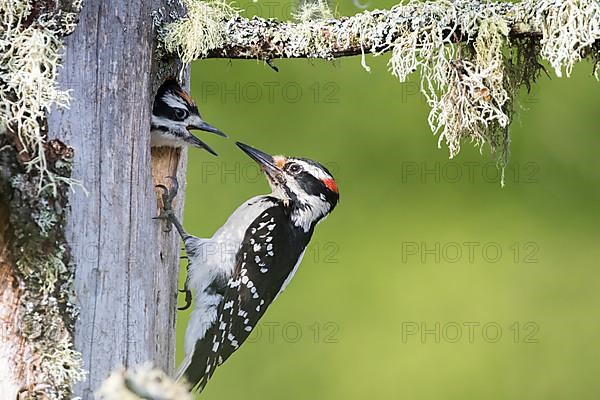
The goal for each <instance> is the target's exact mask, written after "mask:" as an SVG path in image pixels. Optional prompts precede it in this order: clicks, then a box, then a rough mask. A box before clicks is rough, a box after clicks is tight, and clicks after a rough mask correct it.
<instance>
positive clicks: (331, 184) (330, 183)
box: [322, 178, 339, 193]
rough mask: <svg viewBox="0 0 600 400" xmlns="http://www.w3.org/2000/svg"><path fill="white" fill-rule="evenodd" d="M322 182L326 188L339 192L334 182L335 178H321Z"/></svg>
mask: <svg viewBox="0 0 600 400" xmlns="http://www.w3.org/2000/svg"><path fill="white" fill-rule="evenodd" d="M322 182H323V183H324V184H325V186H327V188H328V189H329V190H331V191H332V192H335V193H339V191H338V186H337V183H335V180H333V179H331V178H327V179H322Z"/></svg>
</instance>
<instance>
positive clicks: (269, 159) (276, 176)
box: [235, 142, 285, 183]
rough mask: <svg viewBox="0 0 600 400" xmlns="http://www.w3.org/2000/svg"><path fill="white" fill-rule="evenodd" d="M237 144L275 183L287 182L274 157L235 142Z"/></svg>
mask: <svg viewBox="0 0 600 400" xmlns="http://www.w3.org/2000/svg"><path fill="white" fill-rule="evenodd" d="M235 144H236V145H237V146H238V147H239V148H240V149H242V151H243V152H244V153H246V154H248V156H250V158H251V159H253V160H254V161H256V162H257V163H258V165H259V166H260V168H261V169H262V170H263V171H264V172H265V174H267V176H268V177H269V179H270V180H271V181H273V183H282V182H283V181H284V180H285V179H284V177H283V173H282V172H281V169H279V167H278V166H277V165H276V164H275V160H274V158H273V156H271V155H269V154H267V153H264V152H262V151H260V150H257V149H255V148H253V147H250V146H248V145H247V144H244V143H240V142H235Z"/></svg>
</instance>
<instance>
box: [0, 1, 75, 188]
mask: <svg viewBox="0 0 600 400" xmlns="http://www.w3.org/2000/svg"><path fill="white" fill-rule="evenodd" d="M38 3H39V2H35V1H32V0H7V1H3V2H1V3H0V27H1V29H0V125H3V126H6V127H8V128H9V129H11V130H12V131H14V132H16V133H17V135H18V138H19V141H20V147H21V148H20V149H19V151H20V157H21V158H22V159H24V160H25V161H26V166H27V168H28V171H32V172H34V173H35V174H37V175H38V190H39V192H42V191H43V190H45V189H48V190H49V191H50V192H51V193H52V194H56V185H57V183H59V182H63V181H64V182H66V183H69V184H70V183H72V181H71V180H70V179H69V178H65V177H62V176H60V175H56V174H53V173H51V172H50V171H49V170H48V166H47V160H46V157H45V155H44V146H45V145H46V141H47V137H46V128H45V126H44V125H43V121H45V117H46V113H47V112H48V111H49V110H50V108H51V107H52V106H59V107H67V106H68V105H69V95H68V93H67V92H66V91H62V90H59V89H58V85H57V83H56V78H57V75H58V68H59V66H60V53H61V50H62V46H63V37H64V36H65V35H68V34H69V33H71V32H72V31H73V29H74V28H75V20H76V16H77V13H76V12H63V11H58V12H56V13H52V14H50V13H48V14H47V13H45V12H44V11H45V10H39V8H40V7H43V5H41V4H38ZM80 8H81V0H77V1H73V9H74V10H79V9H80ZM32 17H33V18H34V21H33V22H32V21H31V19H32ZM0 134H1V131H0Z"/></svg>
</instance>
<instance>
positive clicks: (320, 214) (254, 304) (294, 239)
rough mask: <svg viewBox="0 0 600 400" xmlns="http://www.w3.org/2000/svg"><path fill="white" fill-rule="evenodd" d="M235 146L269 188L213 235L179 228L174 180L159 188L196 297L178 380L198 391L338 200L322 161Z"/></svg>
mask: <svg viewBox="0 0 600 400" xmlns="http://www.w3.org/2000/svg"><path fill="white" fill-rule="evenodd" d="M237 145H238V146H239V147H240V148H241V149H242V150H243V151H244V152H245V153H246V154H247V155H248V156H250V157H251V158H252V159H253V160H254V161H256V162H257V163H258V164H259V165H260V167H261V169H262V170H263V171H264V173H265V175H266V177H267V180H268V182H269V184H270V186H271V189H272V191H271V193H270V194H268V195H262V196H256V197H253V198H251V199H250V200H248V201H246V202H245V203H243V204H242V205H241V206H240V207H239V208H238V209H237V210H235V211H234V212H233V214H232V215H231V216H230V217H229V219H228V220H227V221H226V222H225V224H224V225H223V226H222V227H221V228H220V229H219V230H217V231H216V232H215V234H214V235H213V236H212V238H209V239H201V238H198V237H195V236H192V235H189V234H188V233H186V232H185V230H184V229H183V226H182V225H181V224H180V223H179V221H178V220H177V219H176V218H175V216H174V214H173V212H172V211H171V208H170V204H171V200H172V199H173V197H174V196H175V194H176V190H177V185H176V181H175V180H174V178H171V179H173V180H174V183H175V185H174V189H172V190H167V189H166V187H164V186H162V187H163V190H164V191H165V193H164V195H163V204H164V205H165V210H164V211H163V213H162V214H161V216H159V218H161V219H166V220H168V221H169V222H171V223H172V224H173V225H175V227H176V228H177V230H178V232H179V234H180V235H181V237H182V239H183V242H184V245H185V250H186V253H187V256H188V259H189V265H188V277H187V281H186V288H185V289H186V290H187V291H189V290H192V291H193V292H194V296H195V307H194V310H193V311H192V314H191V317H190V320H189V322H188V326H187V328H186V332H185V354H186V356H185V359H184V360H183V362H182V364H181V366H180V368H179V372H178V378H180V377H184V378H185V379H186V380H187V381H188V382H189V383H190V384H192V385H193V386H194V387H197V388H198V390H200V391H201V390H202V389H203V388H204V387H205V385H206V383H207V382H208V380H209V379H210V377H211V376H212V375H213V373H214V372H215V369H216V367H217V366H219V365H221V364H223V363H224V362H225V361H226V360H227V358H228V357H229V356H230V355H231V354H232V353H233V352H235V351H236V350H237V349H238V348H239V347H240V346H241V345H242V343H244V341H245V340H246V339H247V338H248V336H249V335H250V333H251V332H252V329H253V328H254V327H256V324H257V323H258V321H259V319H260V318H261V317H262V316H263V315H264V313H265V311H266V309H267V307H269V305H270V304H271V303H272V302H273V300H275V298H276V297H277V296H278V295H279V294H280V293H281V292H282V291H283V290H284V289H285V287H286V286H287V285H288V283H289V282H290V280H291V279H292V277H293V276H294V274H295V273H296V270H297V269H298V266H299V265H300V262H301V260H302V256H303V255H304V251H305V250H306V246H307V245H308V243H309V241H310V239H311V237H312V234H313V232H314V229H315V226H316V225H317V224H318V223H319V222H320V221H322V220H323V219H324V218H325V217H327V216H328V215H329V213H331V211H333V209H334V208H335V206H336V205H337V203H338V199H339V194H338V188H337V185H336V182H335V180H334V179H333V177H332V176H331V174H330V173H329V171H328V170H327V169H326V168H325V167H324V166H322V165H321V164H319V163H316V162H314V161H311V160H308V159H305V158H293V157H290V158H288V157H284V156H275V157H273V156H270V155H268V154H266V153H263V152H262V151H259V150H257V149H254V148H252V147H250V146H248V145H245V144H242V143H237Z"/></svg>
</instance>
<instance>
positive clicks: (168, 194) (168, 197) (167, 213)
mask: <svg viewBox="0 0 600 400" xmlns="http://www.w3.org/2000/svg"><path fill="white" fill-rule="evenodd" d="M166 178H168V179H170V180H171V182H172V183H173V185H172V187H171V189H169V188H168V187H167V186H165V185H162V184H159V185H156V187H157V188H159V189H161V190H162V192H163V193H162V203H163V209H162V211H161V213H160V214H159V215H158V216H157V217H154V219H162V220H165V221H167V222H169V227H168V229H166V230H165V231H164V232H171V231H172V230H173V229H172V226H173V218H174V217H175V214H174V213H173V199H174V198H175V196H177V192H178V191H179V182H177V178H175V177H174V176H167V177H166Z"/></svg>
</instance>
